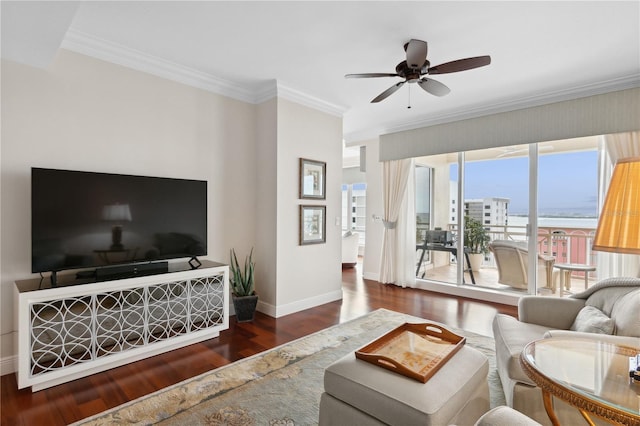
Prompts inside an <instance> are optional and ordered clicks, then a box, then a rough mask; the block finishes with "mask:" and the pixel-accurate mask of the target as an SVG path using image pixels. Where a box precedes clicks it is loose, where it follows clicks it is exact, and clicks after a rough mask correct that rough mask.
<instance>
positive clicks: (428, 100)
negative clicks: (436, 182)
mask: <svg viewBox="0 0 640 426" xmlns="http://www.w3.org/2000/svg"><path fill="white" fill-rule="evenodd" d="M1 7H2V10H1V12H2V16H1V17H2V56H3V58H7V59H10V60H14V61H19V62H23V63H28V64H30V65H35V66H40V67H43V68H46V67H47V66H48V65H49V64H50V63H51V62H52V61H53V60H54V58H55V53H56V52H57V50H58V49H60V48H66V49H70V50H74V51H77V52H80V53H83V54H87V55H91V56H94V57H97V58H99V59H103V60H108V61H110V62H114V63H118V64H121V65H125V66H129V67H132V68H136V69H139V70H142V71H145V72H150V73H153V74H156V75H160V76H162V77H165V78H170V79H174V80H177V81H181V82H185V83H187V84H192V85H194V86H199V87H202V88H204V89H207V90H212V91H214V92H217V93H221V94H223V95H226V96H231V97H234V98H237V99H241V100H244V101H248V102H254V103H258V102H261V101H262V100H264V99H268V97H270V96H273V94H274V90H277V94H278V96H283V97H285V98H292V99H294V100H298V101H299V102H301V103H303V104H309V105H311V106H314V107H317V108H319V109H323V110H326V111H328V112H330V113H333V114H337V115H341V116H342V117H343V123H344V138H345V141H346V143H347V145H354V144H357V142H358V141H361V140H365V139H370V138H373V137H376V136H377V135H379V134H383V133H389V132H393V131H398V130H404V129H409V128H414V127H420V126H425V125H430V124H435V123H442V122H447V121H453V120H456V119H461V118H467V117H473V116H479V115H484V114H489V113H493V112H500V111H505V110H511V109H517V108H522V107H527V106H531V105H538V104H542V103H548V102H553V101H558V100H565V99H571V98H577V97H582V96H588V95H592V94H597V93H604V92H608V91H613V90H621V89H625V88H629V87H638V86H640V1H624V2H613V1H586V2H580V1H567V2H563V1H553V2H551V1H549V2H541V1H534V2H526V1H499V2H484V1H470V2H462V1H446V2H445V1H422V2H415V1H412V2H396V1H375V2H352V1H348V2H339V1H320V2H309V1H289V2H270V1H258V2H244V1H234V2H220V1H196V2H185V1H173V2H172V1H140V2H129V1H112V2H97V1H89V2H56V1H48V2H10V1H4V0H3V1H2V3H1ZM412 38H415V39H421V40H425V41H427V42H428V44H429V53H428V59H429V60H430V62H431V65H432V66H433V65H437V64H440V63H443V62H448V61H451V60H455V59H460V58H465V57H470V56H480V55H491V58H492V63H491V64H490V65H489V66H486V67H483V68H478V69H474V70H469V71H464V72H459V73H455V74H442V75H437V76H433V78H434V79H436V80H438V81H440V82H442V83H444V84H446V85H447V86H448V87H449V88H450V89H451V93H450V94H449V95H447V96H445V97H441V98H440V97H435V96H432V95H430V94H428V93H426V92H424V91H422V90H421V89H420V88H419V87H418V86H417V85H415V84H406V85H404V86H403V87H402V88H401V89H400V90H399V91H397V92H396V93H395V94H393V95H391V96H390V97H389V98H387V99H386V100H384V101H382V102H380V103H378V104H371V103H369V102H370V100H371V99H373V98H374V97H375V96H377V95H378V94H379V93H380V92H382V91H384V90H386V89H387V88H389V87H390V86H392V85H393V84H395V83H397V82H399V81H401V80H400V78H397V77H396V78H388V77H387V78H370V79H345V78H344V75H345V74H348V73H365V72H382V73H392V72H395V71H394V70H395V66H396V64H398V63H399V62H400V61H402V60H403V59H405V53H404V50H403V44H404V43H406V42H407V41H409V40H410V39H412ZM409 105H410V106H411V108H407V106H409Z"/></svg>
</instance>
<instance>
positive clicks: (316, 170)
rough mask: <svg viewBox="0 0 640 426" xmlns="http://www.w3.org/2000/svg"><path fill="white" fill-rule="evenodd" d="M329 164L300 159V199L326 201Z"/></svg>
mask: <svg viewBox="0 0 640 426" xmlns="http://www.w3.org/2000/svg"><path fill="white" fill-rule="evenodd" d="M326 170H327V163H324V162H322V161H314V160H308V159H306V158H301V159H300V198H302V199H312V200H324V199H325V198H326V195H325V188H326Z"/></svg>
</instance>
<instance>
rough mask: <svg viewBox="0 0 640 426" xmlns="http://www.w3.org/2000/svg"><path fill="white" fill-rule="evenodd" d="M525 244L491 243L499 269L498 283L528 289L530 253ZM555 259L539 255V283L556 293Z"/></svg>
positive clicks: (499, 241) (490, 246)
mask: <svg viewBox="0 0 640 426" xmlns="http://www.w3.org/2000/svg"><path fill="white" fill-rule="evenodd" d="M525 244H526V243H525V242H516V241H508V240H495V241H492V242H491V243H489V251H490V252H491V253H493V257H494V258H495V260H496V266H497V268H498V282H499V283H500V284H506V285H508V286H511V287H513V288H517V289H527V287H528V278H527V277H528V269H529V267H528V265H529V257H528V256H529V251H528V250H527V247H526V245H525ZM554 262H555V258H554V257H552V256H545V255H542V254H538V281H539V283H540V286H541V287H549V288H551V289H552V290H554V291H555V285H554V281H553V264H554Z"/></svg>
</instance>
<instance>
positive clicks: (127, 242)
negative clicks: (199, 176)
mask: <svg viewBox="0 0 640 426" xmlns="http://www.w3.org/2000/svg"><path fill="white" fill-rule="evenodd" d="M206 254H207V182H206V181H198V180H186V179H170V178H161V177H146V176H130V175H117V174H107V173H93V172H81V171H69V170H54V169H43V168H33V169H32V170H31V255H32V263H31V269H32V272H45V271H52V272H55V271H60V270H64V269H82V268H94V267H103V266H109V265H116V264H126V263H136V262H152V261H156V260H166V259H175V258H186V257H189V258H191V257H195V256H204V255H206Z"/></svg>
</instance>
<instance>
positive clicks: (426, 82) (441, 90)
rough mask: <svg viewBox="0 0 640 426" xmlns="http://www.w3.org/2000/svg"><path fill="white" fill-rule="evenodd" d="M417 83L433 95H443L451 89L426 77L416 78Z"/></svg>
mask: <svg viewBox="0 0 640 426" xmlns="http://www.w3.org/2000/svg"><path fill="white" fill-rule="evenodd" d="M418 85H419V86H420V87H422V89H423V90H424V91H425V92H428V93H431V94H432V95H435V96H444V95H447V94H449V92H451V89H449V88H448V87H447V86H445V85H444V84H442V83H440V82H439V81H436V80H432V79H430V78H426V77H425V78H423V79H421V80H418Z"/></svg>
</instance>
